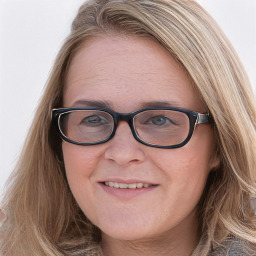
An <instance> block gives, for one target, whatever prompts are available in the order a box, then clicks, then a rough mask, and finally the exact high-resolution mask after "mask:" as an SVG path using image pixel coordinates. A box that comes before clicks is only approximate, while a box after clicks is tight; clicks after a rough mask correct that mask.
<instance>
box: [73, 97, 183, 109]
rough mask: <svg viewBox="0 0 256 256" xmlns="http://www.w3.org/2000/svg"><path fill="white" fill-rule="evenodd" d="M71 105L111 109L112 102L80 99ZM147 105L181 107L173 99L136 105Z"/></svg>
mask: <svg viewBox="0 0 256 256" xmlns="http://www.w3.org/2000/svg"><path fill="white" fill-rule="evenodd" d="M72 107H96V108H108V109H113V103H112V102H110V101H105V100H85V99H81V100H78V101H76V102H75V103H74V104H73V105H72ZM149 107H181V106H180V104H178V103H177V102H175V101H170V102H169V101H148V102H141V103H140V104H139V105H138V109H141V108H149Z"/></svg>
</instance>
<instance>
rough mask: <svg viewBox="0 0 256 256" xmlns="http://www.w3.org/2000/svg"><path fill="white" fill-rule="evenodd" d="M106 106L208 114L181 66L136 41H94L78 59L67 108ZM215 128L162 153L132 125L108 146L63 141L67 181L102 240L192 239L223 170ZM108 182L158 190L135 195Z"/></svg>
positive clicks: (201, 128)
mask: <svg viewBox="0 0 256 256" xmlns="http://www.w3.org/2000/svg"><path fill="white" fill-rule="evenodd" d="M99 104H101V105H102V104H105V105H106V107H107V108H110V109H112V110H114V111H117V112H121V113H130V112H133V111H136V110H138V109H141V108H143V107H146V106H155V105H157V106H161V105H164V106H166V104H168V105H170V106H174V107H181V108H186V109H189V110H193V111H197V112H200V113H205V112H206V109H205V107H204V105H203V104H202V102H201V101H200V99H199V96H198V94H197V92H196V91H195V90H194V89H193V86H192V84H191V81H190V80H189V78H188V77H187V76H186V73H185V72H184V71H183V69H182V68H181V66H180V65H179V64H177V62H176V61H175V60H174V59H173V57H172V56H171V55H170V54H169V53H168V52H167V51H166V50H165V49H164V48H163V47H162V46H160V45H159V44H158V43H156V42H154V41H152V40H150V39H142V38H131V37H112V38H109V37H100V38H97V39H92V40H90V41H88V42H86V43H85V44H84V46H83V47H82V48H81V49H80V50H79V51H78V52H77V53H76V55H75V56H74V58H73V60H72V62H71V65H70V68H69V71H68V74H67V79H66V84H65V90H64V107H94V106H97V105H99ZM214 145H215V143H214V137H213V131H212V128H211V126H210V125H209V124H200V125H197V126H196V129H195V132H194V134H193V136H192V138H191V140H190V141H189V142H188V143H187V144H186V145H185V146H183V147H181V148H176V149H160V148H153V147H149V146H145V145H143V144H141V143H139V142H138V141H136V140H135V139H134V138H133V135H132V133H131V130H130V128H129V126H128V124H127V123H126V122H125V121H121V122H120V123H119V125H118V127H117V131H116V134H115V136H114V137H113V138H112V139H111V140H110V141H108V142H106V143H104V144H99V145H93V146H78V145H74V144H70V143H67V142H63V144H62V149H63V155H64V162H65V167H66V174H67V179H68V182H69V186H70V188H71V190H72V193H73V195H74V197H75V199H76V201H77V203H78V204H79V206H80V208H81V209H82V211H83V212H84V213H85V215H86V216H87V217H88V218H89V219H90V220H91V221H92V222H93V223H94V224H95V225H96V226H98V227H99V228H100V229H101V230H102V232H103V236H106V237H111V238H116V239H121V240H137V239H149V238H153V237H156V236H161V235H162V234H170V235H177V234H182V235H184V236H186V235H187V234H188V230H193V232H195V230H196V226H197V223H196V213H195V212H196V205H197V203H198V201H199V199H200V197H201V195H202V192H203V189H204V187H205V183H206V179H207V176H208V174H209V171H210V170H211V169H212V168H214V167H216V165H218V158H217V157H215V155H214V148H215V147H214ZM104 182H117V183H124V184H134V183H143V184H155V186H151V187H148V188H147V187H143V188H136V189H120V188H112V187H109V186H107V185H104Z"/></svg>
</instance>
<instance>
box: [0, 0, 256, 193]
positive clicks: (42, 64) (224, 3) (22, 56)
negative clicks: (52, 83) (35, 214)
mask: <svg viewBox="0 0 256 256" xmlns="http://www.w3.org/2000/svg"><path fill="white" fill-rule="evenodd" d="M83 2H84V0H43V1H42V0H22V1H21V0H0V107H1V118H0V164H1V165H0V166H1V167H0V192H1V191H3V188H4V183H5V182H6V180H7V177H8V176H9V175H10V173H11V171H12V169H13V168H14V166H15V163H16V161H17V159H18V156H19V154H20V151H21V148H22V144H23V143H24V140H25V136H26V133H27V131H28V129H29V126H30V123H31V121H32V118H33V115H34V111H35V108H36V106H37V103H38V101H39V99H40V96H41V93H42V90H43V88H44V85H45V83H46V80H47V77H48V75H49V72H50V69H51V66H52V64H53V61H54V58H55V56H56V54H57V52H58V50H59V48H60V46H61V44H62V42H63V40H64V38H65V37H66V36H67V35H68V33H69V29H70V25H71V22H72V19H73V18H74V16H75V14H76V12H77V10H78V8H79V6H80V4H81V3H83ZM198 2H199V3H201V4H202V5H203V6H204V7H205V8H206V9H207V10H208V11H209V12H210V13H211V14H212V16H213V17H214V18H215V19H216V20H217V21H218V23H219V24H220V25H221V27H222V28H223V30H224V31H225V32H226V34H227V35H228V37H229V38H230V40H231V42H232V43H233V45H234V46H235V48H236V50H237V51H238V53H239V55H240V57H241V59H242V61H243V63H244V65H245V67H246V69H247V71H248V73H249V76H250V79H251V82H252V84H253V86H254V90H255V91H256V1H255V0H199V1H198Z"/></svg>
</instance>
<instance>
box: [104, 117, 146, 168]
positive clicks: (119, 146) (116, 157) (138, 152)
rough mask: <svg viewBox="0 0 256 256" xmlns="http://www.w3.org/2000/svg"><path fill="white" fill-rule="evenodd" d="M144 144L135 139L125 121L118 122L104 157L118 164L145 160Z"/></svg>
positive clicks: (123, 164)
mask: <svg viewBox="0 0 256 256" xmlns="http://www.w3.org/2000/svg"><path fill="white" fill-rule="evenodd" d="M143 147H145V146H144V145H142V144H141V143H139V142H138V141H136V140H135V139H134V137H133V135H132V131H131V129H130V127H129V125H128V123H127V122H124V121H121V122H119V124H118V126H117V129H116V133H115V136H114V137H113V138H112V139H111V140H110V141H109V146H108V148H107V149H106V151H105V158H106V159H107V160H111V161H114V162H115V163H117V164H118V165H122V166H125V165H129V164H132V163H139V162H143V161H144V160H145V153H144V150H143Z"/></svg>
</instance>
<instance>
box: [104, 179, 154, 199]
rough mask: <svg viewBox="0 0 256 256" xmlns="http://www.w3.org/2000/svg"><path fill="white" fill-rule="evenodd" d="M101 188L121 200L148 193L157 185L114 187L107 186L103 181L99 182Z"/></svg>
mask: <svg viewBox="0 0 256 256" xmlns="http://www.w3.org/2000/svg"><path fill="white" fill-rule="evenodd" d="M99 185H100V186H101V188H102V189H103V190H104V191H105V192H106V193H108V194H110V195H112V196H114V197H117V198H119V199H122V200H130V199H132V198H134V197H137V196H140V195H143V194H146V193H150V192H151V191H153V190H155V189H156V188H157V187H158V185H154V186H151V187H147V188H135V189H129V188H114V187H110V186H107V185H105V184H103V183H99Z"/></svg>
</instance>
